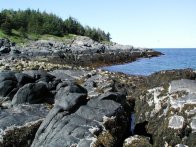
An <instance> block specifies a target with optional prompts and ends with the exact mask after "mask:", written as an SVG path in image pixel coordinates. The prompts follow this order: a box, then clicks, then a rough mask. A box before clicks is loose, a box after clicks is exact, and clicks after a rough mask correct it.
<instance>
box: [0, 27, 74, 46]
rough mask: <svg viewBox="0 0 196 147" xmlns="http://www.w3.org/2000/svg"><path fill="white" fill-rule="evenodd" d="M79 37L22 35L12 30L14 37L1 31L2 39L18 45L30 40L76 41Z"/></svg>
mask: <svg viewBox="0 0 196 147" xmlns="http://www.w3.org/2000/svg"><path fill="white" fill-rule="evenodd" d="M76 36H77V35H74V34H67V35H64V36H62V37H59V36H54V35H49V34H44V35H37V34H25V36H24V35H22V34H21V33H20V32H19V31H16V30H12V35H6V34H5V33H3V32H2V30H0V38H8V39H9V40H10V41H12V42H15V43H17V44H21V43H22V44H23V43H27V42H28V41H30V40H34V41H35V40H39V39H41V40H55V41H65V40H69V39H74V38H75V37H76Z"/></svg>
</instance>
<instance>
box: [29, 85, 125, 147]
mask: <svg viewBox="0 0 196 147" xmlns="http://www.w3.org/2000/svg"><path fill="white" fill-rule="evenodd" d="M84 95H86V91H85V90H84V89H83V88H81V87H78V86H77V85H73V86H67V87H63V88H60V90H59V91H58V93H57V95H56V101H55V105H54V107H53V109H52V110H51V111H50V112H49V114H48V116H47V117H46V119H45V120H44V122H43V123H42V124H41V126H40V128H39V130H38V131H37V133H36V136H35V139H34V141H33V144H32V147H38V146H48V147H52V146H58V147H61V146H62V147H63V146H80V147H87V146H91V145H92V146H110V147H112V146H115V145H117V146H118V143H119V141H121V139H122V135H123V134H124V133H125V130H126V129H127V121H126V119H125V117H124V112H125V111H124V109H123V107H122V105H121V104H120V103H118V102H115V101H114V100H110V99H109V100H108V99H107V98H106V99H104V98H103V97H104V96H102V98H99V97H97V98H93V99H91V100H89V101H88V102H87V104H85V103H84V102H85V101H86V100H85V97H84V98H83V102H82V103H81V96H82V97H83V96H84ZM121 98H123V97H121ZM78 101H80V103H78ZM76 106H77V107H78V108H77V109H75V111H72V110H73V107H76ZM108 137H110V138H108ZM115 138H118V140H116V139H115Z"/></svg>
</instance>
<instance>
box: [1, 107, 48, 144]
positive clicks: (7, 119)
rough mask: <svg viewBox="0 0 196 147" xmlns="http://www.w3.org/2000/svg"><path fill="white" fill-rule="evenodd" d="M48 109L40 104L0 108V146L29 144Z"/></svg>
mask: <svg viewBox="0 0 196 147" xmlns="http://www.w3.org/2000/svg"><path fill="white" fill-rule="evenodd" d="M48 111H49V109H48V108H47V107H46V106H44V105H42V104H36V105H24V104H21V105H18V106H15V107H12V108H9V109H1V108H0V146H1V147H12V146H16V147H19V146H20V147H26V146H30V144H31V142H32V138H34V135H35V133H36V131H37V129H38V127H39V126H40V124H41V122H42V121H43V119H44V118H45V116H46V115H47V113H48Z"/></svg>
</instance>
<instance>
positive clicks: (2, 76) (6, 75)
mask: <svg viewBox="0 0 196 147" xmlns="http://www.w3.org/2000/svg"><path fill="white" fill-rule="evenodd" d="M5 80H12V81H17V80H16V77H15V73H14V72H12V71H4V72H0V82H2V81H5Z"/></svg>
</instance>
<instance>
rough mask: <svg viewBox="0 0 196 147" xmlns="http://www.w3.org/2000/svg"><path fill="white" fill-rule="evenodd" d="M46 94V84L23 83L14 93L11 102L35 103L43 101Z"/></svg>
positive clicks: (14, 103)
mask: <svg viewBox="0 0 196 147" xmlns="http://www.w3.org/2000/svg"><path fill="white" fill-rule="evenodd" d="M47 95H48V89H47V86H46V85H45V84H43V83H29V84H26V85H24V86H23V87H22V88H20V89H19V90H18V92H17V93H16V94H15V96H14V98H13V100H12V104H13V105H16V104H21V103H30V104H37V103H42V102H44V101H45V99H46V98H47Z"/></svg>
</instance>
